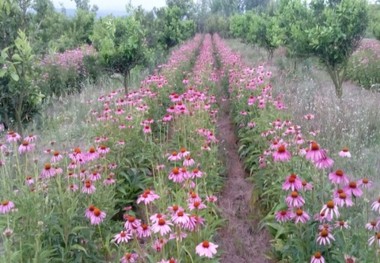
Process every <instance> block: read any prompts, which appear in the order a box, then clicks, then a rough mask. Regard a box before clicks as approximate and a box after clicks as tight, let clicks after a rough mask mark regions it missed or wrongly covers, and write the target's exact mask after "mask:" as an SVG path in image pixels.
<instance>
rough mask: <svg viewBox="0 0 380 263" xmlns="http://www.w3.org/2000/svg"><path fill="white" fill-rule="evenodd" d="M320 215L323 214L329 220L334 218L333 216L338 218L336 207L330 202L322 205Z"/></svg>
mask: <svg viewBox="0 0 380 263" xmlns="http://www.w3.org/2000/svg"><path fill="white" fill-rule="evenodd" d="M321 213H325V214H326V215H327V216H328V217H330V218H334V215H335V216H336V217H339V211H338V207H337V206H336V205H335V203H334V201H332V200H329V201H327V203H326V204H325V205H323V207H322V210H321Z"/></svg>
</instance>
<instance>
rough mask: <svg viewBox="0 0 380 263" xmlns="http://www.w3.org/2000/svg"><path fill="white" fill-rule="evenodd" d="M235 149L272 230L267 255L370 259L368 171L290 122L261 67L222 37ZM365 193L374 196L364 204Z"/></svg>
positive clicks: (373, 213) (373, 205)
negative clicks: (362, 171) (251, 65)
mask: <svg viewBox="0 0 380 263" xmlns="http://www.w3.org/2000/svg"><path fill="white" fill-rule="evenodd" d="M217 43H218V45H217V46H218V49H219V52H220V58H221V61H222V63H223V64H224V65H225V66H226V69H225V70H226V72H227V73H226V74H227V75H226V78H228V82H229V85H230V86H229V87H230V94H231V96H233V97H236V98H238V100H235V101H233V102H234V119H235V123H236V125H237V127H238V135H239V139H240V144H241V147H240V155H241V157H242V158H243V159H244V160H245V164H246V168H247V170H249V171H250V172H251V174H252V176H253V180H254V183H255V192H256V194H257V195H258V196H259V198H258V199H260V205H261V208H262V209H263V211H264V213H265V214H266V215H267V216H266V217H265V218H264V219H263V222H264V223H265V224H266V226H267V227H268V229H269V231H270V232H271V233H272V234H273V238H274V241H273V249H272V250H273V251H272V253H273V255H272V256H273V257H276V258H279V259H283V260H289V261H291V262H306V261H309V262H311V263H323V262H356V260H360V262H376V260H377V256H378V255H377V251H378V249H379V246H380V235H379V234H378V231H379V227H380V221H379V219H378V218H379V212H380V211H379V208H380V202H379V201H380V200H379V199H375V198H374V197H373V196H374V192H373V190H374V189H373V188H372V186H373V182H372V181H371V179H370V175H364V176H363V175H360V174H358V173H357V171H358V170H357V169H352V168H351V167H350V165H349V161H350V158H352V157H351V154H350V151H349V148H348V147H345V148H343V149H335V150H334V151H331V152H330V151H329V150H328V149H326V148H324V147H322V146H321V145H320V144H319V143H318V136H319V135H318V132H317V131H315V130H313V129H310V127H313V125H312V123H313V122H315V121H318V120H316V119H315V118H314V115H313V114H312V113H309V114H306V115H305V116H304V117H305V119H307V120H308V121H309V122H310V124H311V125H309V126H308V127H301V126H299V125H297V124H296V123H295V122H293V121H291V116H290V115H289V114H288V113H287V111H286V106H285V105H284V103H283V102H282V101H281V96H280V95H279V96H276V97H275V96H274V95H273V94H275V91H274V89H273V88H272V85H271V84H270V77H271V74H272V73H271V72H270V71H268V70H266V69H265V67H264V66H257V67H256V68H249V67H247V66H246V65H244V63H242V60H241V58H240V57H239V55H238V54H236V53H234V52H232V51H231V50H230V49H229V48H228V47H227V46H226V44H225V43H223V41H221V40H220V39H219V41H217ZM369 199H375V200H373V201H372V202H369V201H368V200H369Z"/></svg>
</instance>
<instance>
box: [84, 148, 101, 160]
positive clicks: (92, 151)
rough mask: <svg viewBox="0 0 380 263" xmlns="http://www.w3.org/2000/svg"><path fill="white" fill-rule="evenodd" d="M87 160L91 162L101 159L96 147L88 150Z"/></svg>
mask: <svg viewBox="0 0 380 263" xmlns="http://www.w3.org/2000/svg"><path fill="white" fill-rule="evenodd" d="M86 158H87V160H89V161H93V160H96V159H98V158H99V152H98V151H96V149H95V147H90V149H88V152H87V154H86Z"/></svg>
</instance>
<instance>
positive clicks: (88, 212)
mask: <svg viewBox="0 0 380 263" xmlns="http://www.w3.org/2000/svg"><path fill="white" fill-rule="evenodd" d="M95 208H96V207H95V206H94V205H90V206H89V207H88V208H87V209H86V211H85V213H84V215H85V217H86V218H88V219H90V218H91V215H92V214H93V213H94V210H95Z"/></svg>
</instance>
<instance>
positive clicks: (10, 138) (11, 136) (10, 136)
mask: <svg viewBox="0 0 380 263" xmlns="http://www.w3.org/2000/svg"><path fill="white" fill-rule="evenodd" d="M19 140H21V136H20V134H18V133H16V132H14V131H9V132H8V133H7V137H6V141H7V142H10V143H12V142H17V141H19Z"/></svg>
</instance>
